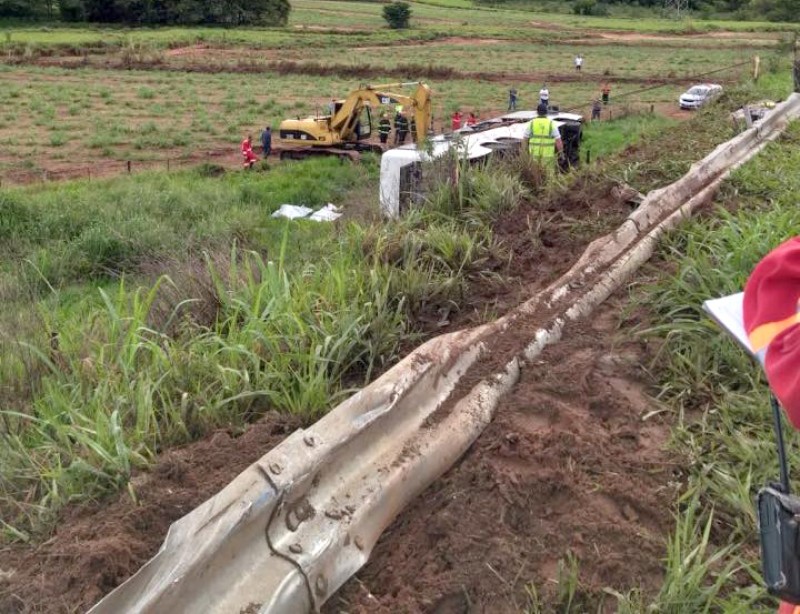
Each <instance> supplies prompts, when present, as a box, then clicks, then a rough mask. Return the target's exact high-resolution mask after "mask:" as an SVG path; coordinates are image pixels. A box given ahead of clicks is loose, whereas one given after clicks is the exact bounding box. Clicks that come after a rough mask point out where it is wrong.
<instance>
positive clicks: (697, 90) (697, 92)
mask: <svg viewBox="0 0 800 614" xmlns="http://www.w3.org/2000/svg"><path fill="white" fill-rule="evenodd" d="M686 93H687V94H689V95H690V96H705V95H706V94H707V93H708V88H707V87H701V86H699V85H696V86H695V87H693V88H691V89H690V90H689V91H688V92H686Z"/></svg>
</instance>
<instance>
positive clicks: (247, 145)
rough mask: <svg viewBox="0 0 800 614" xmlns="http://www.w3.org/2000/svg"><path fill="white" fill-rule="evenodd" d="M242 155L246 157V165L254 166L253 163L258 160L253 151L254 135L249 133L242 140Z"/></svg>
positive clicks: (247, 166) (246, 166) (248, 166)
mask: <svg viewBox="0 0 800 614" xmlns="http://www.w3.org/2000/svg"><path fill="white" fill-rule="evenodd" d="M242 157H244V167H245V168H253V164H255V163H256V162H258V158H256V154H254V153H253V135H251V134H248V135H247V137H246V138H245V139H244V140H243V141H242Z"/></svg>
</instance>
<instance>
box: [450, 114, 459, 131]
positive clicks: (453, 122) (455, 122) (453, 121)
mask: <svg viewBox="0 0 800 614" xmlns="http://www.w3.org/2000/svg"><path fill="white" fill-rule="evenodd" d="M450 128H451V129H452V130H453V131H455V130H458V129H459V128H461V111H454V112H453V117H451V118H450Z"/></svg>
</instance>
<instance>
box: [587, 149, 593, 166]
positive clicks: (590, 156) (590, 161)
mask: <svg viewBox="0 0 800 614" xmlns="http://www.w3.org/2000/svg"><path fill="white" fill-rule="evenodd" d="M591 163H592V150H591V149H587V150H586V164H591Z"/></svg>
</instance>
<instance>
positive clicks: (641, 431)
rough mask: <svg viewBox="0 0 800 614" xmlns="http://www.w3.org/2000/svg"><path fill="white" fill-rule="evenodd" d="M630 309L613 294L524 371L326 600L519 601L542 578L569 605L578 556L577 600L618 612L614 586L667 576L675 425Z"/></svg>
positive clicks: (406, 608) (545, 591)
mask: <svg viewBox="0 0 800 614" xmlns="http://www.w3.org/2000/svg"><path fill="white" fill-rule="evenodd" d="M622 308H623V305H622V300H621V299H618V300H615V301H612V302H611V303H610V304H607V305H606V306H604V307H602V308H601V309H600V310H599V311H598V312H596V315H595V317H594V318H593V320H592V321H591V322H588V323H581V324H578V325H574V326H573V327H572V328H571V329H568V330H567V331H566V333H565V336H564V338H563V340H562V341H561V342H559V343H558V344H557V345H555V346H553V347H551V348H550V349H548V350H547V351H545V353H544V354H543V355H542V356H541V359H540V360H539V361H538V362H537V363H536V364H534V365H532V366H529V367H527V368H526V369H525V370H524V371H523V375H522V378H521V380H520V382H519V383H518V385H517V386H516V388H515V389H514V390H512V392H511V393H510V394H509V395H508V396H507V397H506V399H505V402H504V403H503V404H502V405H501V407H500V408H499V409H498V413H497V417H496V418H495V420H494V422H493V423H492V424H491V425H490V426H489V427H488V428H487V430H486V431H485V432H484V433H483V435H482V436H481V437H480V439H479V440H478V441H477V442H476V444H475V445H474V446H473V447H472V448H471V449H470V450H469V451H468V452H467V454H466V456H465V457H464V458H463V460H462V461H461V462H460V463H459V464H458V465H457V466H456V467H454V468H453V469H451V470H450V471H449V472H448V473H447V474H445V476H444V477H443V478H442V479H440V480H439V481H438V482H436V483H435V484H434V485H432V486H431V487H430V488H429V489H428V490H427V491H426V492H425V493H423V495H422V496H420V497H419V498H418V499H417V500H416V503H415V504H414V505H413V506H412V507H411V508H410V509H408V510H407V511H406V512H405V513H404V514H403V515H402V516H401V517H400V518H399V519H398V520H397V521H396V522H395V523H394V524H393V525H392V526H391V527H390V529H389V530H388V531H387V532H386V533H385V534H384V537H383V538H382V539H381V541H380V542H379V544H378V546H377V547H376V549H375V551H374V552H373V555H372V558H371V560H370V562H369V564H368V565H367V566H366V567H365V568H364V569H363V570H362V571H361V572H360V573H359V574H358V576H357V577H356V578H354V579H353V580H351V581H350V582H349V583H348V584H347V585H345V587H344V588H343V590H342V591H341V592H340V593H339V595H338V596H337V597H335V598H334V599H332V600H331V601H330V602H329V604H328V606H327V608H326V611H327V612H329V613H330V612H350V613H352V612H386V613H389V612H391V613H398V612H403V613H406V612H407V613H416V612H430V613H434V612H435V613H439V614H444V613H448V614H450V613H462V612H463V613H464V614H466V613H468V612H469V613H475V612H486V613H489V612H491V613H496V612H519V611H521V610H522V609H523V608H526V607H530V606H531V605H532V604H531V594H532V593H533V592H534V591H533V589H532V587H535V593H536V594H537V595H538V599H539V604H542V605H543V606H544V611H548V612H549V611H557V610H558V608H559V606H562V607H563V605H564V604H563V603H559V597H558V593H559V591H558V575H559V565H560V564H561V565H565V563H566V562H567V561H569V560H570V557H574V558H573V559H572V560H575V561H577V564H578V568H579V580H580V585H579V589H578V592H577V595H576V596H575V599H574V601H573V607H574V609H573V610H571V611H598V609H600V610H601V611H602V610H603V609H606V610H607V611H612V609H611V608H612V606H613V601H614V600H613V599H608V598H607V596H606V601H607V602H608V603H607V604H606V605H607V608H603V607H602V605H601V604H602V603H603V598H604V590H603V589H606V588H612V589H616V590H619V591H621V592H627V591H628V590H630V589H631V588H633V587H641V588H642V589H643V590H644V591H645V592H649V591H653V590H655V589H656V588H657V586H658V585H659V582H660V579H661V574H662V572H661V563H660V561H661V559H662V558H663V556H664V553H665V543H664V536H665V535H666V534H667V532H668V530H669V527H670V513H669V509H670V504H671V502H672V501H674V497H675V495H676V492H675V490H674V486H671V484H674V483H675V481H676V480H675V479H674V469H676V467H677V466H676V464H675V459H673V458H671V457H670V455H669V453H668V452H666V441H667V438H668V436H669V426H668V425H667V424H665V423H664V422H662V421H661V420H660V419H659V418H658V417H652V416H651V412H652V411H653V410H655V409H657V408H656V407H655V405H654V402H653V401H652V400H651V399H650V397H649V396H648V395H647V391H648V384H647V378H646V377H645V375H644V372H643V371H642V370H641V365H642V364H643V362H644V361H645V358H646V356H647V353H648V350H647V348H646V347H644V346H642V345H640V344H639V343H637V342H631V341H629V339H630V335H627V334H625V331H622V333H620V332H619V331H618V330H617V327H618V324H619V323H620V321H619V315H618V314H619V313H620V310H621V309H622ZM623 336H624V337H625V339H628V341H622V340H621V339H622V337H623ZM565 566H566V567H568V566H569V565H568V564H566V565H565ZM562 588H563V583H562ZM558 611H560V610H558Z"/></svg>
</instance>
